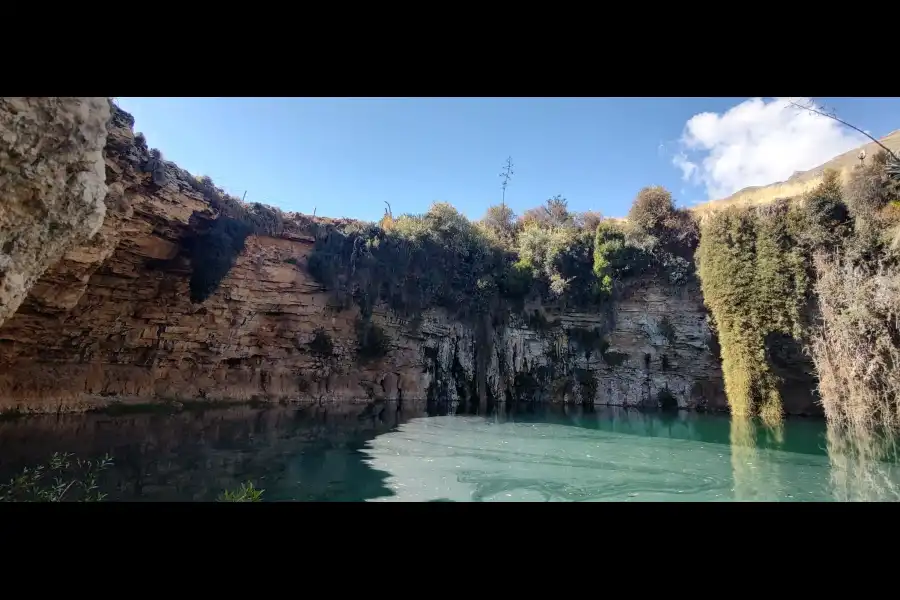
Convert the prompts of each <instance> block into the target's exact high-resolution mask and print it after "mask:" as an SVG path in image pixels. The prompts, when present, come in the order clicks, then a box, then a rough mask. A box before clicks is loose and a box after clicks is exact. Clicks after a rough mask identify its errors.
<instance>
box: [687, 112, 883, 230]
mask: <svg viewBox="0 0 900 600" xmlns="http://www.w3.org/2000/svg"><path fill="white" fill-rule="evenodd" d="M880 141H881V143H882V144H884V145H885V146H887V147H888V148H890V149H891V150H893V151H894V152H900V129H898V130H897V131H893V132H891V133H889V134H888V135H886V136H884V137H883V138H881V140H880ZM861 149H865V151H866V156H867V158H866V162H868V161H869V160H870V159H871V157H873V156H875V154H876V153H877V152H878V151H879V150H881V149H880V148H879V147H878V145H877V144H875V143H874V142H870V143H868V144H864V145H862V146H859V147H857V148H854V149H853V150H850V151H848V152H845V153H843V154H841V155H839V156H836V157H834V158H833V159H831V160H830V161H828V162H826V163H824V164H822V165H819V166H818V167H815V168H814V169H810V170H808V171H801V172H799V173H795V174H794V175H793V176H791V177H790V178H789V179H788V180H787V181H780V182H777V183H773V184H770V185H766V186H757V187H749V188H745V189H743V190H741V191H739V192H736V193H735V194H732V195H731V196H728V197H727V198H722V199H719V200H711V201H709V202H706V203H704V204H699V205H697V206H694V207H692V208H691V209H690V210H691V212H693V213H694V214H695V215H696V216H697V218H698V219H700V220H702V219H704V218H705V217H706V216H707V215H708V214H710V213H712V212H716V211H719V210H722V209H723V208H726V207H729V206H752V205H764V204H771V203H772V202H774V201H775V200H778V199H779V198H798V197H800V196H802V195H803V194H806V193H807V192H810V191H811V190H813V189H815V188H816V186H818V185H819V184H820V183H821V182H822V175H823V174H824V173H825V171H826V169H834V170H835V171H837V172H838V173H839V174H840V176H841V180H842V182H843V183H845V184H846V183H847V182H848V181H849V179H850V174H851V173H852V172H853V168H854V167H855V166H856V165H858V164H859V159H858V158H857V155H858V154H859V151H860V150H861Z"/></svg>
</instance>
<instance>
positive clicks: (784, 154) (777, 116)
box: [672, 98, 867, 199]
mask: <svg viewBox="0 0 900 600" xmlns="http://www.w3.org/2000/svg"><path fill="white" fill-rule="evenodd" d="M789 100H791V99H790V98H775V99H773V100H769V101H766V100H763V99H762V98H751V99H749V100H746V101H744V102H741V103H740V104H738V105H737V106H733V107H732V108H730V109H728V110H727V111H725V112H724V113H722V114H718V113H710V112H706V113H700V114H697V115H694V116H693V117H691V118H690V119H689V120H688V122H687V123H686V124H685V127H684V132H683V134H682V136H681V139H680V140H679V142H680V146H681V152H679V153H678V154H676V155H675V156H674V157H673V158H672V163H673V164H674V165H675V166H676V167H678V168H679V169H681V173H682V177H683V178H684V179H685V180H686V181H689V182H691V183H694V184H698V185H702V186H704V187H705V188H706V192H707V194H708V195H709V198H710V199H718V198H723V197H725V196H728V195H730V194H733V193H734V192H737V191H738V190H741V189H743V188H745V187H748V186H754V185H768V184H770V183H775V182H777V181H784V180H785V179H787V178H788V177H790V176H791V175H792V174H793V173H794V172H796V171H806V170H808V169H811V168H813V167H817V166H819V165H820V164H822V163H824V162H827V161H828V160H830V159H832V158H834V157H835V156H837V155H838V154H841V153H843V152H846V151H848V150H851V149H852V148H855V147H857V146H859V145H861V144H863V143H865V142H866V141H867V140H866V138H865V137H863V136H862V135H860V134H859V133H857V132H855V131H852V130H850V129H848V128H847V127H844V126H843V125H841V124H839V123H837V122H835V121H833V120H831V119H828V118H826V117H822V116H819V115H815V114H813V113H810V112H809V111H805V110H802V109H798V108H796V107H793V106H790V105H789V104H788V101H789ZM793 100H794V101H795V102H798V103H801V104H803V103H806V102H809V99H808V98H796V99H793Z"/></svg>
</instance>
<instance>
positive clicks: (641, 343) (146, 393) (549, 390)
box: [0, 100, 798, 412]
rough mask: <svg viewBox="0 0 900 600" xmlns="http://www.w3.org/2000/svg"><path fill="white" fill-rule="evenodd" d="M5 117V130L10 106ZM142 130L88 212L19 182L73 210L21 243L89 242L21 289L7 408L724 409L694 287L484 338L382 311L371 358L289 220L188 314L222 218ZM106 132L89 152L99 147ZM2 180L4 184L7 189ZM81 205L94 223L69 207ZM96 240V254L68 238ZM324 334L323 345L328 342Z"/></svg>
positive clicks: (36, 226)
mask: <svg viewBox="0 0 900 600" xmlns="http://www.w3.org/2000/svg"><path fill="white" fill-rule="evenodd" d="M104 101H105V100H104ZM0 108H2V109H3V111H5V112H4V116H2V117H0V123H2V124H5V123H7V121H8V119H9V117H8V116H7V115H6V112H8V111H9V110H10V108H9V106H8V105H3V106H2V107H0ZM79 110H81V109H79ZM90 114H91V115H93V117H92V118H93V119H94V120H87V121H86V123H89V124H85V125H80V126H79V127H81V129H79V131H82V130H85V129H86V130H87V131H89V132H94V128H96V124H97V123H99V122H101V121H102V122H104V123H105V122H106V115H104V113H103V111H102V110H101V109H99V108H98V109H97V110H96V114H94V113H93V112H91V113H90ZM133 124H134V123H133V119H132V118H131V117H130V115H128V114H127V113H124V112H122V111H121V110H118V109H114V113H113V114H112V117H111V118H110V119H109V125H108V132H109V134H108V139H106V147H105V171H106V186H107V187H108V193H106V195H105V200H104V205H105V206H96V205H94V204H91V202H93V200H92V199H93V198H95V196H94V194H99V196H96V197H101V196H102V195H103V194H102V191H103V189H102V186H103V181H102V178H100V179H98V178H97V177H96V176H95V177H94V178H93V179H91V178H89V177H87V175H81V176H80V177H81V180H79V181H82V180H83V182H82V183H80V184H78V185H73V186H70V188H65V189H66V191H65V192H62V191H60V189H61V188H59V185H57V184H52V185H51V183H41V182H43V181H44V180H43V179H42V178H40V177H38V178H37V179H34V178H35V177H37V176H36V175H29V177H32V179H29V180H28V181H30V182H31V183H30V184H29V185H30V187H28V186H25V187H22V189H28V190H30V191H29V192H28V193H30V194H32V196H34V195H35V194H38V192H39V191H41V190H50V191H49V192H47V193H48V194H51V195H50V196H48V197H50V198H64V199H65V198H69V199H70V200H68V202H69V204H65V203H60V202H57V204H51V203H50V201H49V200H44V203H45V205H46V208H45V209H44V210H43V213H42V215H43V216H42V217H41V218H40V219H39V218H38V217H37V216H35V217H33V218H32V219H31V220H30V221H28V222H25V221H22V222H21V224H20V225H19V229H21V230H22V232H23V235H28V236H30V237H29V238H28V239H33V240H39V239H45V238H46V230H47V228H48V227H49V225H46V224H45V223H46V222H60V217H59V216H58V215H70V216H71V218H68V220H65V221H63V222H65V223H71V225H67V227H70V228H71V229H72V230H78V231H80V232H81V233H80V234H79V235H81V236H82V237H81V238H79V237H78V236H76V235H73V236H70V237H69V238H68V239H69V242H68V244H69V245H66V244H62V243H61V244H57V245H50V246H48V247H47V248H44V249H41V250H40V251H39V252H38V251H36V250H34V251H32V253H35V254H38V253H39V254H40V258H39V260H35V261H33V262H35V264H38V263H40V262H41V261H44V262H46V264H47V265H49V264H50V263H51V262H52V260H53V255H54V253H55V256H57V257H59V256H61V257H62V258H61V259H59V260H58V262H56V264H55V265H53V266H52V268H49V269H47V270H46V272H44V269H42V268H41V269H38V268H37V267H35V270H34V271H33V272H29V273H30V274H29V275H27V276H25V277H24V283H22V284H21V286H20V287H21V289H25V288H27V287H28V285H27V284H28V278H29V277H31V278H32V279H35V280H36V283H35V284H34V285H33V287H31V290H30V293H29V294H28V295H27V298H25V299H24V302H22V303H21V306H19V307H18V310H17V311H16V312H15V314H14V315H13V316H11V317H10V318H9V319H8V320H7V321H6V323H4V324H3V325H2V327H0V409H6V410H11V409H12V410H16V409H17V410H21V411H45V412H46V411H67V410H83V409H88V408H91V407H98V406H102V405H104V404H108V403H110V402H113V401H126V402H132V401H137V402H146V401H159V400H179V399H204V398H205V399H210V400H225V401H242V400H251V399H257V400H266V401H278V400H287V401H303V402H336V401H339V402H352V401H371V400H378V399H385V400H387V399H390V400H400V401H403V400H404V399H424V398H428V399H431V400H432V401H434V402H438V403H446V404H448V405H450V404H453V405H455V404H468V405H471V404H473V403H474V402H476V401H477V399H478V398H481V399H482V400H483V401H506V400H511V399H513V398H515V399H526V400H529V399H530V400H537V401H566V402H586V403H591V402H593V403H596V404H611V405H624V406H657V405H659V403H660V402H661V401H663V402H675V403H677V404H678V406H680V407H685V408H691V407H702V408H708V409H716V410H719V409H725V406H726V404H725V398H724V393H723V385H722V374H721V369H720V366H719V361H718V356H717V353H718V350H717V348H716V346H715V339H714V336H713V335H712V334H711V332H710V329H709V327H708V325H707V318H706V312H705V309H704V307H703V302H702V297H701V293H700V289H699V286H698V285H697V284H696V283H688V284H687V285H682V286H678V287H673V286H670V285H668V284H667V283H665V282H662V281H658V280H656V279H654V278H652V277H645V278H639V279H636V280H634V281H633V282H631V283H630V284H629V286H628V287H627V288H626V289H625V290H624V291H623V293H622V294H621V295H620V296H619V297H618V298H617V300H616V302H615V305H614V307H613V310H612V311H611V314H610V315H606V316H602V317H601V316H600V315H595V314H584V313H576V312H570V311H561V310H559V309H558V308H555V307H553V306H539V305H534V306H528V307H527V312H526V315H527V316H526V317H524V318H523V317H522V316H511V317H510V319H509V320H508V321H507V322H506V323H505V324H502V325H497V326H491V325H490V324H488V325H487V326H485V328H484V329H483V330H481V331H479V332H478V335H476V331H475V329H474V328H473V327H472V326H471V325H469V324H464V323H461V322H458V321H454V320H452V319H450V318H449V317H448V316H447V315H446V314H445V313H444V312H442V311H440V310H430V311H427V312H426V313H424V314H423V315H422V318H421V319H416V320H415V321H414V322H410V321H406V320H404V319H400V318H398V317H397V316H395V315H394V314H392V313H391V312H390V311H389V310H387V309H386V308H384V307H376V308H375V311H374V314H373V316H372V320H373V321H374V322H375V323H377V324H378V325H379V326H380V327H381V328H382V329H383V330H384V332H385V333H386V334H387V338H388V344H389V345H388V352H387V354H386V355H385V356H383V357H380V358H376V359H373V360H369V361H365V360H362V359H361V358H360V356H359V353H358V347H357V346H358V343H357V333H356V321H357V316H358V315H357V311H356V308H354V307H351V308H345V309H341V310H338V309H335V308H334V307H333V305H332V303H331V302H330V296H329V294H328V293H327V292H326V291H325V290H324V289H322V287H321V286H320V285H319V284H317V283H316V282H315V281H314V280H313V278H312V277H311V276H310V275H309V274H308V272H307V269H306V258H307V257H308V256H309V255H310V253H311V252H312V249H313V245H314V242H315V239H314V238H313V237H311V235H310V234H309V233H308V227H306V225H308V223H309V222H310V219H309V217H304V216H300V215H290V214H289V215H286V217H285V223H284V227H283V231H282V232H281V233H280V234H279V235H278V237H270V236H255V235H254V236H250V237H249V238H248V239H247V242H246V246H245V249H244V251H243V253H242V254H241V255H240V256H239V258H238V259H237V263H236V264H235V266H234V267H233V268H232V269H231V270H230V272H229V274H228V276H227V277H226V278H225V279H224V280H223V281H222V283H221V285H220V286H219V287H218V289H217V290H216V292H215V293H214V294H213V295H212V296H210V297H209V298H207V299H206V300H205V301H203V302H202V303H196V304H195V303H192V302H191V301H190V293H189V280H190V276H191V272H192V265H191V264H190V260H189V258H188V253H187V252H186V251H185V248H186V247H187V246H188V245H189V243H190V240H191V239H192V238H193V237H195V236H196V235H197V234H198V232H200V231H202V230H203V229H204V228H205V227H208V226H209V223H210V222H212V221H213V220H215V219H216V218H217V216H218V212H217V210H216V209H215V208H214V207H213V206H212V205H211V204H210V201H209V199H208V198H205V197H204V195H203V194H202V193H201V192H199V191H198V190H197V186H196V180H194V179H193V177H192V176H191V175H190V174H189V173H187V172H186V171H184V170H182V169H179V168H178V167H177V166H175V165H174V164H172V163H169V162H166V161H164V160H160V159H159V158H158V157H156V156H154V155H152V154H151V153H150V152H149V151H148V149H147V147H146V144H145V142H144V141H143V140H142V139H140V138H139V139H137V140H136V139H135V136H134V133H133V130H132V129H133ZM4 127H6V125H4ZM71 129H72V128H70V129H64V128H61V129H60V132H62V131H63V130H65V131H70V130H71ZM4 131H5V130H4ZM4 135H5V134H4ZM59 135H62V133H60V134H59ZM82 135H83V137H84V138H85V140H87V138H88V136H87V134H86V133H85V134H82ZM102 137H105V136H104V134H101V133H97V134H96V135H94V137H92V138H90V139H92V140H94V142H92V143H102V140H101V138H102ZM4 139H5V138H4ZM79 143H81V144H82V146H84V148H86V149H85V150H83V151H82V152H81V156H82V157H84V156H93V154H91V153H92V152H95V151H94V150H90V151H88V150H87V148H88V147H89V146H90V144H89V143H88V142H87V141H84V142H79ZM4 147H8V143H7V142H5V141H4ZM96 152H99V150H97V151H96ZM9 156H12V155H9ZM3 160H5V161H7V162H5V163H3V169H4V173H10V174H11V175H6V177H7V178H9V177H12V176H13V175H15V174H16V173H18V171H16V169H15V168H14V167H15V164H19V163H15V164H14V163H13V162H11V160H10V159H9V158H4V159H3ZM19 160H20V161H21V159H19ZM72 160H74V159H72ZM85 160H86V159H84V158H81V159H79V160H77V161H74V162H75V163H77V164H78V165H82V166H84V169H83V170H82V171H79V173H88V172H90V173H94V174H96V170H95V169H94V167H92V166H90V164H89V163H88V162H85ZM60 161H62V159H60ZM61 164H64V163H62V162H61ZM89 167H90V168H89ZM60 168H62V169H63V171H64V170H65V168H64V167H60ZM16 176H18V175H16ZM48 177H49V176H48ZM53 177H57V179H56V180H54V181H57V180H58V177H61V175H54V176H53ZM53 177H50V178H49V179H50V180H53ZM70 179H71V178H70ZM76 179H77V177H76ZM6 181H11V179H7V180H4V184H3V185H4V188H3V189H4V190H6V189H13V188H10V187H9V186H7V184H6V183H5V182H6ZM59 181H64V180H59ZM54 185H56V187H53V186H54ZM79 185H80V186H81V187H78V186H79ZM79 190H81V191H79ZM4 193H5V194H8V193H10V192H6V191H5V192H4ZM75 195H78V198H81V199H82V200H83V204H84V205H91V206H92V208H91V210H90V211H87V210H86V209H85V210H82V211H81V212H80V213H78V212H77V211H74V209H69V208H66V207H68V206H70V205H71V202H72V201H71V198H74V197H75ZM79 206H80V205H79ZM104 210H105V213H106V214H105V218H103V212H104ZM76 213H77V215H83V216H77V215H76ZM88 215H91V216H88ZM97 215H99V218H98V217H97ZM100 219H102V226H99V229H97V226H98V223H99V222H100ZM7 222H8V221H3V223H4V227H5V226H6V225H5V223H7ZM76 223H77V224H78V226H77V227H76V225H75V224H76ZM95 229H96V234H95V235H93V237H91V238H90V239H89V240H88V241H84V242H82V243H75V242H73V240H78V239H86V238H87V237H88V236H89V235H90V234H91V232H92V231H94V230H95ZM41 236H44V237H43V238H42V237H41ZM35 243H36V242H35ZM19 262H20V260H19V259H17V262H16V264H19ZM45 266H46V265H45ZM38 270H40V273H39V272H38ZM7 273H9V271H7ZM41 273H43V275H42V276H41V277H40V278H39V279H38V277H37V276H38V275H41ZM8 277H9V275H7V278H8ZM14 281H17V280H14ZM4 289H5V288H4ZM4 293H6V292H4ZM15 293H19V294H22V292H21V291H20V292H15ZM15 293H11V296H14V295H15ZM10 306H13V304H11V303H10V304H7V305H6V307H7V310H9V312H12V311H13V310H15V307H14V306H13V308H12V309H11V310H10V309H9V307H10ZM0 320H2V314H0ZM323 334H324V336H325V337H327V340H328V343H327V344H321V343H318V342H317V341H316V338H317V337H319V338H320V340H319V341H321V337H322V336H323ZM788 410H789V412H790V411H791V408H790V407H788ZM793 412H798V409H794V410H793Z"/></svg>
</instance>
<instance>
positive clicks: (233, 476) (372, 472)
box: [0, 403, 900, 501]
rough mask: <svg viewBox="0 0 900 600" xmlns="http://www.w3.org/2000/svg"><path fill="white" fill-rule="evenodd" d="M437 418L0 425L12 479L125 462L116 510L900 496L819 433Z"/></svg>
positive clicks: (698, 422) (720, 422)
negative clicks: (20, 473)
mask: <svg viewBox="0 0 900 600" xmlns="http://www.w3.org/2000/svg"><path fill="white" fill-rule="evenodd" d="M427 414H428V411H427V410H426V407H425V406H423V405H417V404H408V403H407V405H406V406H404V407H402V408H401V407H398V406H397V405H392V404H381V405H369V406H363V405H336V406H307V407H301V408H298V407H272V408H266V409H261V408H251V407H247V406H233V407H230V408H218V409H208V410H204V411H183V412H178V413H174V414H158V413H157V414H131V415H119V416H110V415H98V414H94V415H60V416H52V417H51V416H45V417H33V418H25V419H18V420H14V421H6V422H0V477H3V478H4V479H5V478H7V477H8V476H9V475H10V474H11V473H12V472H13V471H14V470H17V469H19V468H21V467H22V466H27V465H33V464H36V463H39V462H42V461H45V460H46V458H47V457H48V456H49V455H50V454H51V453H52V452H55V451H65V452H74V453H75V454H76V455H78V456H80V457H85V458H87V457H94V456H99V455H102V454H104V453H106V452H109V453H111V454H112V455H113V457H114V460H115V466H114V467H113V469H112V470H111V471H110V472H109V473H108V474H107V477H106V479H105V480H104V482H103V488H104V491H106V492H107V493H108V494H109V499H110V500H145V501H146V500H213V499H215V498H216V496H218V494H219V493H220V492H221V491H222V490H223V489H226V488H233V487H236V486H237V485H239V484H240V483H242V482H244V481H248V480H250V481H253V482H254V484H255V485H256V486H257V487H259V488H264V489H265V490H266V491H265V494H264V499H266V500H270V501H271V500H338V501H346V500H376V501H448V500H449V501H586V500H587V501H648V500H651V501H652V500H666V501H669V500H675V501H734V500H739V501H773V500H777V501H797V500H884V499H895V498H897V495H896V491H897V489H898V486H897V482H898V481H900V474H898V469H897V465H896V463H895V462H888V461H886V460H884V458H885V457H886V456H887V454H886V452H885V451H884V449H883V448H881V447H878V448H876V446H874V445H872V444H870V445H869V446H867V447H864V448H862V449H860V448H859V447H858V446H859V444H856V445H854V444H850V443H849V442H847V441H846V439H845V438H842V437H841V436H840V435H837V434H836V433H835V432H834V431H830V432H828V433H827V434H826V427H825V424H824V422H822V421H818V420H812V419H798V420H792V419H787V420H786V421H785V422H784V424H783V425H782V426H781V427H779V428H776V429H772V428H767V427H764V426H761V425H758V424H757V423H756V422H754V421H751V420H748V419H734V420H732V419H730V418H729V417H727V416H725V415H704V414H697V413H688V412H680V413H676V414H668V413H655V412H654V413H646V412H637V411H633V410H624V409H619V408H613V407H596V408H587V409H585V408H582V407H573V406H568V407H558V406H549V407H548V406H534V405H518V406H515V405H510V406H507V407H504V408H503V409H501V410H500V411H496V412H494V413H493V414H490V415H481V416H479V415H456V416H450V415H443V416H427ZM873 444H874V442H873ZM879 448H881V449H879Z"/></svg>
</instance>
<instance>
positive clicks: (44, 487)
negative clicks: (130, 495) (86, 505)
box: [0, 453, 113, 502]
mask: <svg viewBox="0 0 900 600" xmlns="http://www.w3.org/2000/svg"><path fill="white" fill-rule="evenodd" d="M73 456H74V455H73V454H66V453H63V454H60V453H54V454H53V456H51V457H50V461H49V463H47V464H46V465H38V466H36V467H33V468H25V469H22V471H21V472H20V473H19V474H18V475H16V476H15V477H13V478H12V479H10V481H9V482H8V483H6V484H3V485H0V502H100V501H102V500H103V499H104V498H105V497H106V494H102V493H100V491H99V489H98V482H99V479H100V476H101V475H102V473H103V471H105V470H106V469H108V468H109V467H110V466H111V465H112V463H113V461H112V459H111V458H110V457H109V456H105V457H103V458H101V459H99V460H82V459H73V458H72V457H73Z"/></svg>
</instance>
